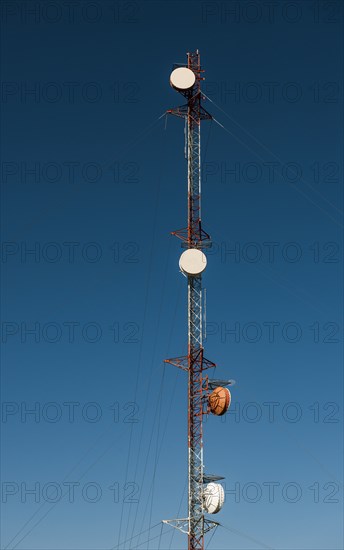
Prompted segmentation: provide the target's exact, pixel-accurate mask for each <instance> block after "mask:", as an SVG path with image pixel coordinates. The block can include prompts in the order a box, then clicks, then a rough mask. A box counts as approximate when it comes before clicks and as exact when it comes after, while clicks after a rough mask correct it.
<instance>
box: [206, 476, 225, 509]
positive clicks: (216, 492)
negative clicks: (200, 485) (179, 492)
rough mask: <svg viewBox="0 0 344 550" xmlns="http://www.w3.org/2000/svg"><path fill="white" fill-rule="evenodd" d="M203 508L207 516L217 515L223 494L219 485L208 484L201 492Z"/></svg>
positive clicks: (223, 500) (222, 500) (223, 499)
mask: <svg viewBox="0 0 344 550" xmlns="http://www.w3.org/2000/svg"><path fill="white" fill-rule="evenodd" d="M203 499H204V508H205V511H206V512H207V513H208V514H217V513H218V512H219V511H220V510H221V508H222V506H223V504H224V502H225V492H224V490H223V487H222V485H220V483H208V485H206V486H205V489H204V492H203Z"/></svg>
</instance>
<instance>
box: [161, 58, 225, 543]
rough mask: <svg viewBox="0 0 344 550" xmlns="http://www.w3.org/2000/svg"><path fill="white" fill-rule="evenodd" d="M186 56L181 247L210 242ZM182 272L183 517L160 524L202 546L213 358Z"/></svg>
mask: <svg viewBox="0 0 344 550" xmlns="http://www.w3.org/2000/svg"><path fill="white" fill-rule="evenodd" d="M187 57H188V61H187V65H184V67H187V68H188V69H190V70H191V71H192V72H193V74H194V75H195V81H194V83H193V85H192V87H191V88H189V89H186V90H181V89H179V90H178V91H179V92H180V93H181V94H182V95H183V96H184V97H185V98H186V100H187V103H186V105H183V106H181V107H177V108H174V109H170V110H168V111H167V113H169V114H173V115H176V116H179V117H182V118H184V119H185V120H186V129H187V159H188V225H187V227H186V228H184V229H180V230H178V231H174V232H173V233H172V234H173V235H176V236H177V237H179V238H180V239H181V240H182V246H183V247H184V248H186V249H196V250H202V249H203V248H205V247H209V246H210V245H211V242H210V237H209V235H208V234H207V233H206V232H205V231H204V230H203V229H202V225H201V121H202V120H204V119H211V118H212V117H211V115H210V114H209V113H208V112H207V111H206V110H205V109H204V108H203V107H202V105H201V101H202V92H201V81H202V80H203V76H202V74H203V71H202V69H201V64H200V54H199V52H198V50H197V51H196V52H195V53H188V54H187ZM184 274H185V273H184ZM186 276H187V284H188V354H187V355H186V356H182V357H176V358H173V359H166V360H165V361H166V362H168V363H171V364H172V365H175V366H177V367H179V368H182V369H183V370H185V371H186V372H187V373H188V517H187V518H183V519H175V520H165V523H168V524H170V525H172V526H173V527H176V528H178V529H180V530H181V531H183V532H184V533H187V535H188V549H189V550H203V548H204V534H205V533H206V532H207V531H209V530H210V529H212V528H214V527H216V526H217V525H218V523H216V522H214V521H211V520H209V519H207V518H206V517H205V515H204V513H205V510H204V497H203V492H204V483H205V481H206V480H205V475H204V472H203V429H202V420H203V414H204V413H205V412H207V411H205V404H206V401H205V399H206V396H207V390H208V377H207V376H204V371H205V370H206V369H208V368H212V367H215V363H212V362H211V361H208V360H207V359H205V357H204V352H203V326H202V320H203V313H202V303H203V299H202V274H201V273H199V274H196V275H190V274H186ZM218 479H220V478H218Z"/></svg>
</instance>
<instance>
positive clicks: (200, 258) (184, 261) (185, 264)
mask: <svg viewBox="0 0 344 550" xmlns="http://www.w3.org/2000/svg"><path fill="white" fill-rule="evenodd" d="M179 267H180V269H181V271H182V272H183V273H185V274H186V275H199V274H200V273H202V271H204V270H205V268H206V267H207V258H206V256H205V254H203V252H202V250H198V248H189V249H188V250H185V252H183V254H182V255H181V256H180V259H179Z"/></svg>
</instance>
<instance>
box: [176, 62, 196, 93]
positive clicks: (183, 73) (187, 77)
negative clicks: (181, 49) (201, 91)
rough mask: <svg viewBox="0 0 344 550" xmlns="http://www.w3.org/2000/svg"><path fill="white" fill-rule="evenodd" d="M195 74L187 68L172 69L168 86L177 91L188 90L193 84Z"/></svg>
mask: <svg viewBox="0 0 344 550" xmlns="http://www.w3.org/2000/svg"><path fill="white" fill-rule="evenodd" d="M195 80H196V76H195V73H194V72H193V71H192V70H191V69H188V68H187V67H178V69H174V71H172V73H171V76H170V84H171V86H172V87H173V88H176V89H177V90H189V89H190V88H192V86H193V85H194V84H195Z"/></svg>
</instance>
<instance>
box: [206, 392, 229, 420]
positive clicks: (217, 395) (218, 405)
mask: <svg viewBox="0 0 344 550" xmlns="http://www.w3.org/2000/svg"><path fill="white" fill-rule="evenodd" d="M208 400H209V406H210V411H211V412H212V413H213V414H216V416H222V415H223V414H225V412H227V411H228V408H229V405H230V404H231V394H230V391H229V390H228V389H227V388H222V386H218V387H217V388H215V390H214V391H213V392H212V393H211V394H210V395H209V397H208Z"/></svg>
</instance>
